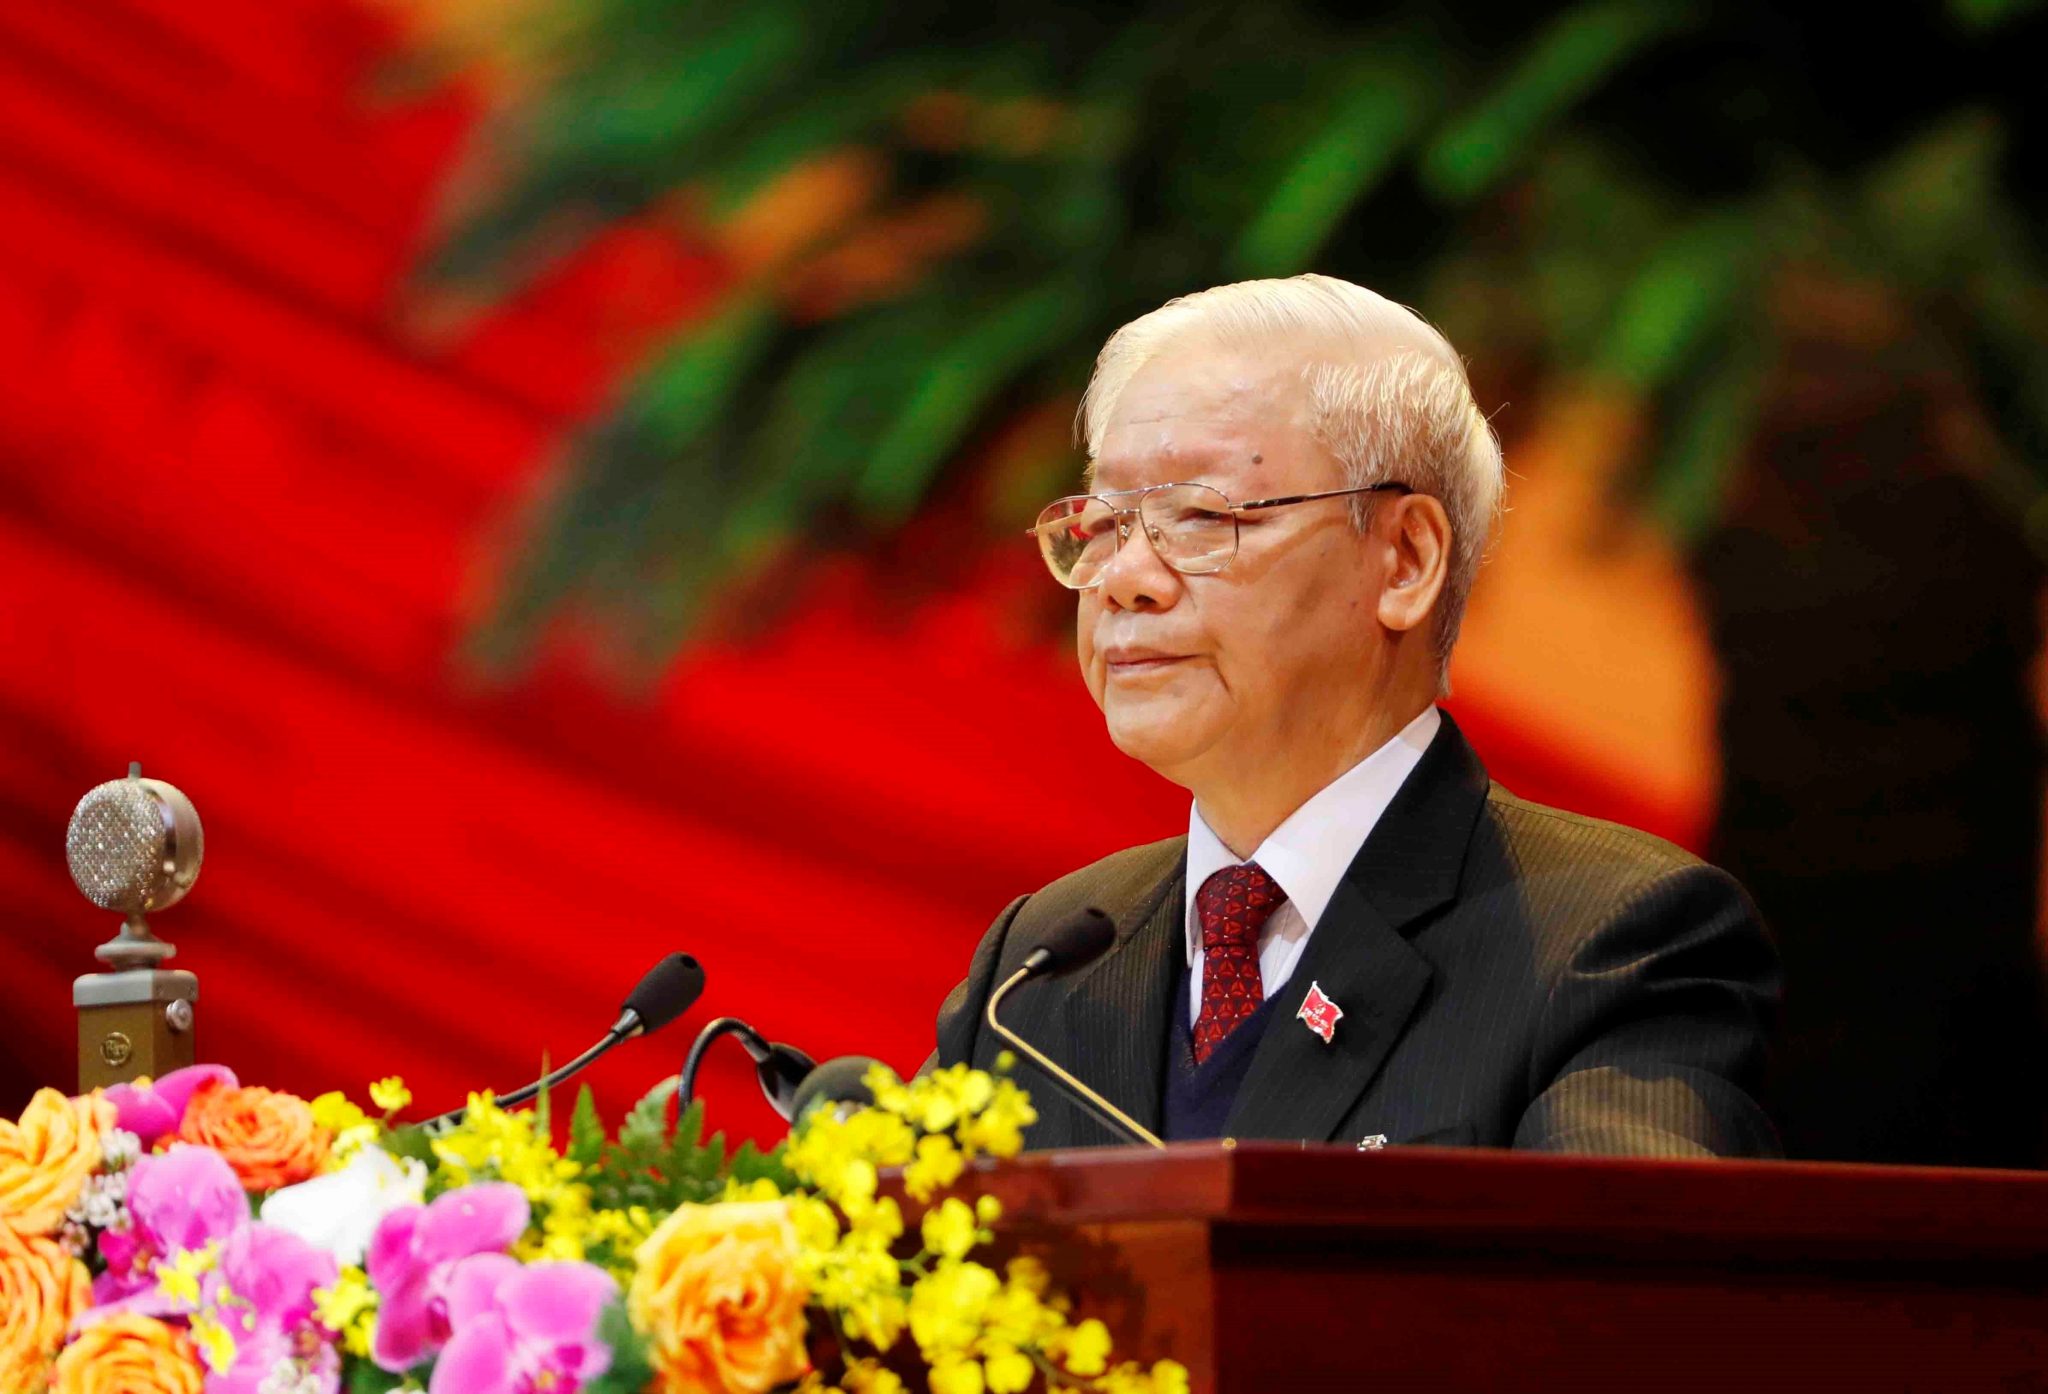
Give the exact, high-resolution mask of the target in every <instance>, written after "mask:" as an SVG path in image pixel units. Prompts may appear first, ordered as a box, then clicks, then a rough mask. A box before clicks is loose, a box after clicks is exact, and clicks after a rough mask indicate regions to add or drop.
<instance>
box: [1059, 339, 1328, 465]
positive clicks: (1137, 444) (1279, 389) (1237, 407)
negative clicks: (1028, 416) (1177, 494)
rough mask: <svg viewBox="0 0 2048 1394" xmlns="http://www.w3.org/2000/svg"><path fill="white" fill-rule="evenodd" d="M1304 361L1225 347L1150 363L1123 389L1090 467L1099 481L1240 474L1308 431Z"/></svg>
mask: <svg viewBox="0 0 2048 1394" xmlns="http://www.w3.org/2000/svg"><path fill="white" fill-rule="evenodd" d="M1307 415H1308V414H1307V392H1306V389H1305V387H1304V386H1303V380H1302V375H1301V371H1300V366H1299V365H1298V364H1293V363H1287V362H1284V361H1281V362H1275V361H1272V360H1261V359H1259V358H1255V357H1252V356H1250V355H1247V354H1241V353H1226V352H1220V351H1213V350H1212V351H1207V352H1180V353H1175V354H1173V355H1171V356H1162V357H1161V358H1159V359H1155V360H1154V361H1152V362H1150V363H1147V364H1146V365H1145V366H1144V367H1142V368H1140V369H1139V370H1138V372H1137V373H1135V374H1134V375H1133V376H1132V378H1131V380H1130V382H1129V383H1127V384H1125V386H1124V389H1123V391H1122V392H1121V393H1120V394H1118V397H1117V400H1116V403H1115V406H1114V407H1113V408H1112V410H1111V412H1110V416H1109V419H1108V421H1107V422H1106V423H1105V424H1104V430H1103V434H1102V446H1101V450H1100V453H1099V454H1098V455H1097V456H1096V458H1095V459H1094V460H1093V461H1092V462H1091V465H1090V474H1091V478H1092V479H1093V480H1094V482H1095V483H1096V485H1097V486H1099V487H1114V488H1132V487H1136V486H1139V485H1142V484H1155V483H1163V482H1165V481H1167V480H1169V479H1195V480H1200V479H1202V477H1203V476H1204V475H1205V474H1211V473H1221V474H1229V475H1235V474H1237V473H1239V472H1240V471H1241V469H1242V468H1243V467H1244V466H1246V465H1249V464H1252V463H1255V462H1256V461H1257V460H1258V459H1259V458H1260V457H1262V456H1264V455H1268V454H1274V453H1282V454H1285V453H1294V452H1297V451H1298V450H1299V448H1300V446H1301V443H1302V442H1303V441H1304V440H1305V439H1306V438H1307V435H1308V420H1307Z"/></svg>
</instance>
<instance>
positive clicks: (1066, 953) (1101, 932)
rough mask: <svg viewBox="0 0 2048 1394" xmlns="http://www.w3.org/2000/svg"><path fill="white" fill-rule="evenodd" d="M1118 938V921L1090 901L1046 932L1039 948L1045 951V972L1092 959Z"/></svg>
mask: <svg viewBox="0 0 2048 1394" xmlns="http://www.w3.org/2000/svg"><path fill="white" fill-rule="evenodd" d="M1115 942H1116V921H1114V920H1112V919H1110V917H1109V916H1108V915H1106V914H1104V913H1103V912H1102V911H1101V910H1099V909H1097V908H1096V907H1095V906H1093V905H1091V906H1089V907H1088V908H1087V909H1086V910H1083V911H1082V912H1081V913H1080V914H1078V915H1076V916H1074V917H1073V918H1072V919H1070V920H1068V921H1067V922H1066V923H1065V924H1062V925H1060V926H1058V927H1057V928H1055V929H1054V930H1053V932H1052V933H1050V934H1048V935H1046V936H1045V940H1044V942H1043V943H1041V944H1040V945H1039V946H1038V951H1039V952H1040V953H1043V954H1045V955H1046V962H1045V971H1046V972H1049V973H1065V972H1068V971H1070V970H1072V969H1075V968H1079V967H1080V966H1081V965H1082V964H1084V963H1093V962H1094V961H1095V960H1096V959H1098V958H1101V957H1102V956H1103V954H1105V953H1107V952H1108V951H1109V946H1110V945H1111V944H1114V943H1115Z"/></svg>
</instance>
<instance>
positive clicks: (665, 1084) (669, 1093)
mask: <svg viewBox="0 0 2048 1394" xmlns="http://www.w3.org/2000/svg"><path fill="white" fill-rule="evenodd" d="M681 1083H682V1081H681V1080H678V1079H676V1078H674V1077H670V1078H668V1079H665V1080H663V1081H662V1082H661V1083H659V1084H657V1085H655V1086H654V1087H653V1088H652V1089H650V1090H648V1091H647V1092H646V1093H645V1094H643V1095H641V1096H640V1102H638V1103H636V1104H634V1105H633V1107H632V1109H631V1110H630V1111H629V1112H628V1113H627V1114H626V1119H625V1121H624V1122H623V1123H621V1124H620V1125H619V1145H620V1146H621V1147H628V1148H658V1147H660V1146H661V1144H662V1143H663V1142H664V1141H665V1140H666V1139H667V1137H668V1101H669V1100H670V1099H673V1098H674V1097H675V1096H676V1089H677V1087H678V1086H679V1085H680V1084H681ZM701 1108H702V1106H701V1105H699V1104H695V1103H693V1104H691V1105H690V1107H689V1108H687V1109H685V1110H683V1116H682V1118H679V1119H677V1120H676V1136H677V1138H678V1139H680V1138H681V1137H682V1136H683V1130H684V1124H685V1122H686V1121H689V1120H691V1118H692V1115H693V1114H698V1113H701ZM690 1131H691V1137H690V1141H692V1142H695V1141H696V1137H695V1132H696V1128H695V1126H694V1125H693V1126H692V1127H691V1130H690Z"/></svg>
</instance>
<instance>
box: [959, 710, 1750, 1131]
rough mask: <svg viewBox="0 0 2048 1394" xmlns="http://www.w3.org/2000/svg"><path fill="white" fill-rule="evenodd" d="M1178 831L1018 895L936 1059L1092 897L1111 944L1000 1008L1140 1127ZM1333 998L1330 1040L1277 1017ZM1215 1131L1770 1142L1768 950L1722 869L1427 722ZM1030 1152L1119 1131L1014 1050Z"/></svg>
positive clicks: (1152, 1115)
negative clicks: (1409, 767)
mask: <svg viewBox="0 0 2048 1394" xmlns="http://www.w3.org/2000/svg"><path fill="white" fill-rule="evenodd" d="M1186 842H1187V839H1185V838H1173V839H1171V840H1169V841H1166V842H1156V843H1153V844H1152V845H1150V846H1147V847H1133V848H1131V849H1129V850H1128V851H1124V852H1119V853H1117V854H1116V855H1114V856H1111V857H1107V858H1104V859H1103V860H1102V861H1099V862H1097V863H1095V864H1094V865H1093V866H1089V867H1084V868H1083V869H1082V870H1080V871H1077V872H1074V873H1073V874H1072V875H1070V876H1066V877H1063V878H1061V879H1060V880H1058V881H1055V882H1053V883H1052V884H1051V885H1049V886H1047V887H1046V888H1045V889H1044V890H1041V891H1039V892H1037V893H1036V894H1034V895H1028V896H1024V897H1021V898H1020V899H1018V900H1017V901H1016V902H1015V903H1014V904H1012V905H1011V906H1010V907H1009V908H1008V909H1007V910H1005V911H1004V912H1003V913H1002V915H1001V916H1000V917H999V918H998V919H997V920H996V922H995V924H994V925H993V926H991V927H990V929H989V931H988V933H987V935H986V936H985V937H984V938H983V939H982V941H981V946H980V947H979V948H978V949H977V950H976V951H975V954H974V961H973V963H972V965H971V966H970V968H969V969H968V973H967V979H966V981H965V982H963V983H961V984H960V985H959V986H958V987H957V988H955V989H954V990H953V992H952V994H951V995H950V996H948V997H947V999H946V1002H945V1005H944V1006H943V1007H942V1008H941V1009H940V1012H939V1024H938V1047H939V1048H938V1059H939V1060H940V1061H941V1062H942V1063H944V1064H952V1063H955V1062H958V1061H971V1062H972V1063H973V1064H975V1065H977V1066H980V1067H983V1068H986V1067H988V1066H989V1065H991V1064H992V1063H993V1061H994V1060H995V1057H996V1055H997V1053H998V1051H999V1050H1000V1049H1001V1048H1002V1045H1001V1042H1000V1041H999V1040H998V1039H997V1038H996V1037H995V1036H994V1035H993V1033H991V1032H990V1031H989V1030H988V1029H987V1027H986V1025H985V1024H984V1023H983V1021H982V1011H983V1008H984V1007H985V1006H986V1005H987V1001H988V994H989V993H990V991H991V990H992V989H993V987H994V986H995V985H996V984H997V983H1000V982H1001V981H1002V980H1003V979H1004V978H1006V977H1008V976H1009V974H1010V973H1011V972H1013V971H1014V970H1015V969H1016V967H1017V965H1018V964H1019V963H1020V962H1021V961H1022V960H1023V958H1024V957H1025V955H1027V954H1028V953H1030V952H1031V950H1032V949H1033V948H1035V947H1036V946H1037V945H1038V944H1039V943H1040V942H1041V941H1042V940H1043V939H1044V937H1045V936H1046V934H1047V933H1048V932H1049V931H1051V930H1052V929H1053V928H1054V927H1055V926H1057V925H1059V924H1061V923H1063V922H1064V921H1066V920H1067V919H1068V918H1069V917H1070V916H1073V915H1075V914H1077V913H1079V912H1080V911H1081V910H1083V909H1085V908H1086V907H1088V906H1099V907H1100V908H1102V909H1103V910H1105V911H1107V912H1108V913H1109V914H1110V915H1111V916H1112V918H1114V919H1115V921H1116V925H1117V938H1116V942H1115V944H1114V945H1113V946H1112V947H1111V948H1110V949H1109V951H1108V952H1107V953H1105V954H1104V955H1103V956H1102V957H1101V958H1099V959H1097V960H1096V961H1095V962H1093V963H1091V964H1088V965H1086V966H1084V967H1082V968H1081V969H1079V970H1077V971H1076V972H1074V973H1073V974H1072V975H1071V976H1069V977H1067V978H1051V979H1047V980H1045V981H1041V982H1031V983H1026V984H1025V985H1024V986H1022V987H1020V988H1019V989H1017V991H1016V992H1015V993H1013V994H1012V995H1011V996H1010V997H1009V998H1007V999H1006V1000H1005V1002H1004V1004H1003V1023H1004V1025H1006V1026H1008V1027H1010V1028H1011V1029H1012V1030H1015V1031H1017V1032H1018V1033H1019V1034H1021V1035H1022V1036H1023V1037H1024V1038H1025V1039H1026V1040H1029V1041H1031V1042H1032V1043H1033V1044H1034V1045H1037V1046H1038V1047H1039V1048H1040V1049H1042V1050H1044V1051H1045V1052H1046V1053H1047V1054H1048V1055H1050V1056H1051V1057H1052V1058H1053V1059H1055V1060H1057V1061H1059V1062H1060V1063H1061V1064H1063V1065H1065V1066H1067V1067H1068V1068H1069V1069H1072V1070H1074V1071H1075V1072H1077V1073H1078V1074H1079V1075H1080V1076H1081V1077H1082V1078H1083V1079H1086V1080H1087V1081H1088V1082H1089V1083H1090V1084H1092V1085H1094V1086H1095V1087H1096V1088H1097V1089H1100V1090H1101V1091H1102V1092H1103V1093H1104V1094H1106V1095H1107V1096H1108V1097H1109V1098H1110V1099H1111V1100H1113V1101H1114V1102H1115V1103H1116V1104H1117V1105H1118V1106H1120V1107H1121V1108H1123V1109H1125V1110H1126V1111H1127V1112H1129V1113H1130V1114H1131V1115H1132V1116H1133V1117H1135V1118H1136V1119H1138V1121H1140V1122H1142V1123H1144V1124H1146V1125H1147V1126H1148V1127H1152V1128H1154V1129H1155V1130H1156V1129H1157V1127H1158V1125H1159V1120H1160V1097H1161V1092H1162V1084H1163V1079H1164V1072H1165V1068H1166V1058H1167V1057H1166V1050H1167V1034H1168V1031H1169V1029H1170V1023H1171V1021H1172V1019H1173V1010H1172V1002H1171V999H1170V996H1169V994H1170V993H1171V992H1172V991H1173V989H1174V987H1175V982H1176V975H1177V971H1178V970H1179V969H1180V968H1181V967H1184V965H1185V962H1186V934H1185V929H1184V923H1185V919H1184V917H1185V914H1186V899H1185V897H1186V893H1185V889H1184V880H1185V876H1186ZM1311 984H1315V985H1319V986H1320V987H1321V988H1322V991H1323V993H1324V995H1325V996H1327V997H1330V998H1332V999H1333V1000H1335V1002H1336V1003H1337V1005H1338V1006H1339V1007H1341V1008H1342V1009H1343V1012H1344V1015H1343V1018H1342V1020H1340V1021H1339V1022H1338V1024H1337V1028H1336V1033H1335V1037H1334V1039H1333V1040H1332V1041H1331V1042H1330V1043H1329V1044H1327V1045H1325V1044H1324V1043H1323V1041H1322V1040H1321V1039H1319V1038H1318V1037H1317V1036H1316V1034H1315V1033H1314V1032H1312V1031H1311V1030H1309V1029H1308V1027H1307V1025H1306V1024H1305V1023H1303V1022H1301V1021H1298V1020H1296V1019H1294V1018H1295V1014H1296V1012H1297V1010H1298V1009H1299V1007H1300V1004H1301V1002H1302V999H1303V998H1304V997H1305V996H1306V994H1307V993H1308V991H1309V988H1310V986H1311ZM1281 993H1282V996H1283V1000H1282V1001H1281V1002H1280V1003H1279V1004H1278V1006H1277V1008H1276V1014H1275V1015H1274V1017H1273V1019H1272V1022H1271V1025H1270V1026H1269V1028H1268V1029H1267V1031H1266V1034H1265V1036H1264V1038H1263V1039H1262V1040H1261V1041H1260V1042H1259V1045H1258V1049H1257V1051H1256V1053H1255V1054H1254V1056H1253V1059H1252V1064H1251V1068H1250V1073H1249V1074H1248V1075H1247V1076H1246V1078H1245V1082H1244V1086H1243V1088H1242V1090H1241V1091H1240V1093H1239V1094H1238V1097H1237V1102H1236V1105H1235V1107H1234V1109H1233V1111H1232V1113H1231V1115H1230V1120H1229V1123H1228V1125H1227V1127H1226V1133H1227V1134H1228V1135H1229V1136H1232V1137H1239V1138H1281V1139H1306V1140H1309V1141H1313V1142H1325V1141H1337V1142H1345V1141H1349V1142H1359V1141H1362V1140H1364V1139H1366V1138H1368V1137H1374V1136H1377V1135H1384V1136H1385V1139H1386V1141H1387V1142H1388V1143H1390V1144H1400V1143H1431V1144H1437V1145H1473V1146H1483V1147H1525V1148H1542V1149H1548V1150H1552V1151H1570V1152H1603V1153H1632V1154H1638V1155H1649V1156H1760V1155H1774V1154H1775V1153H1776V1151H1777V1138H1776V1134H1775V1132H1774V1130H1773V1129H1772V1127H1771V1124H1770V1122H1769V1120H1768V1119H1767V1118H1766V1116H1765V1114H1764V1112H1763V1110H1762V1109H1761V1108H1760V1107H1759V1106H1758V1105H1757V1103H1756V1101H1755V1098H1754V1091H1755V1086H1756V1084H1757V1081H1758V1077H1759V1075H1760V1073H1761V1070H1762V1066H1763V1057H1764V1045H1765V1036H1766V1031H1767V1026H1768V1021H1769V1018H1770V1016H1771V1014H1772V1012H1773V1010H1774V1008H1775V1004H1776V1000H1777V995H1778V964H1777V955H1776V952H1775V950H1774V949H1773V947H1772V945H1771V942H1770V940H1769V937H1768V936H1767V935H1766V933H1765V931H1764V928H1763V925H1762V923H1761V922H1760V920H1759V919H1758V917H1757V912H1756V908H1755V907H1754V906H1753V905H1752V904H1751V903H1750V900H1749V897H1748V896H1747V895H1746V894H1744V892H1743V890H1742V888H1741V887H1740V886H1739V885H1737V884H1736V883H1735V881H1734V880H1733V879H1732V878H1730V877H1729V876H1728V875H1727V874H1725V873H1724V872H1721V871H1718V870H1716V869H1714V868H1713V867H1710V866H1707V865H1705V864H1703V863H1702V862H1700V861H1698V860H1697V859H1695V858H1693V857H1691V856H1689V855H1688V854H1686V853H1685V852H1683V851H1681V850H1679V849H1678V848H1676V847H1673V846H1671V845H1670V844H1669V843H1665V842H1662V841H1659V840H1658V839H1656V838H1653V837H1651V836H1649V835H1648V834H1646V833H1640V832H1636V831H1634V830H1633V829H1630V828H1624V827H1620V826H1617V825H1615V824H1612V823H1603V822H1600V821H1598V820H1596V819H1592V818H1582V817H1579V816H1578V815H1576V814H1571V813H1564V812H1560V811H1559V810H1557V809H1552V808H1545V807H1543V806H1541V805H1539V804H1533V803H1529V802H1527V801H1525V800H1522V799H1518V798H1516V797H1515V796H1514V795H1513V794H1510V793H1508V792H1507V791H1506V790H1505V789H1502V788H1501V787H1500V786H1498V785H1496V784H1493V783H1492V782H1491V781H1490V780H1489V779H1488V778H1487V775H1486V770H1485V768H1484V767H1483V766H1482V765H1481V764H1480V763H1479V759H1478V757H1477V756H1476V755H1475V754H1473V752H1472V748H1471V746H1470V745H1468V744H1467V743H1466V741H1465V738H1464V737H1463V736H1462V735H1461V734H1460V733H1459V731H1458V728H1457V726H1456V725H1455V724H1454V723H1453V722H1452V721H1451V720H1450V718H1449V717H1448V716H1446V717H1445V719H1444V723H1443V727H1442V729H1441V730H1440V731H1439V732H1438V734H1437V737H1436V739H1435V740H1434V741H1433V742H1431V744H1430V747H1429V749H1428V750H1427V751H1426V752H1425V753H1424V755H1423V757H1422V760H1421V762H1420V763H1419V764H1418V765H1417V766H1416V768H1415V770H1414V772H1413V773H1412V774H1411V775H1410V776H1409V778H1408V781H1407V782H1406V783H1405V784H1404V785H1402V787H1401V790H1400V792H1399V793H1398V794H1397V795H1396V796H1395V798H1394V801H1393V803H1392V804H1390V805H1389V806H1388V808H1387V811H1386V813H1385V814H1384V815H1383V816H1382V817H1381V819H1380V821H1379V823H1378V824H1377V825H1376V826H1375V827H1374V829H1373V831H1372V834H1371V836H1370V837H1368V838H1367V839H1366V840H1365V844H1364V846H1363V847H1362V848H1361V849H1360V850H1359V853H1358V856H1357V858H1356V859H1355V860H1354V861H1353V862H1352V864H1351V867H1350V870H1349V871H1347V872H1346V873H1345V877H1344V880H1343V882H1342V883H1341V884H1340V885H1339V886H1338V888H1337V892H1336V894H1335V896H1334V897H1333V898H1332V899H1331V901H1330V904H1329V907H1328V908H1327V909H1326V910H1325V911H1324V912H1323V916H1322V919H1321V920H1319V921H1318V922H1317V924H1316V927H1315V931H1314V933H1313V934H1311V935H1310V937H1309V940H1308V944H1307V947H1306V948H1305V950H1304V951H1303V953H1302V956H1301V959H1300V961H1299V963H1298V964H1297V965H1296V967H1295V969H1294V973H1293V975H1292V976H1291V977H1290V978H1289V979H1288V980H1287V984H1286V986H1285V987H1284V988H1282V989H1281ZM1018 1068H1019V1076H1018V1077H1019V1079H1020V1080H1021V1081H1022V1082H1024V1083H1025V1084H1026V1085H1027V1087H1029V1088H1030V1089H1031V1092H1032V1099H1033V1102H1034V1104H1035V1105H1036V1107H1037V1109H1038V1112H1039V1121H1038V1123H1037V1125H1036V1126H1035V1127H1034V1128H1032V1129H1031V1130H1030V1132H1029V1133H1028V1134H1027V1143H1028V1145H1029V1146H1031V1147H1037V1148H1042V1147H1073V1146H1088V1145H1094V1144H1101V1143H1110V1142H1116V1141H1118V1140H1119V1139H1118V1138H1117V1137H1116V1135H1115V1134H1112V1133H1111V1132H1110V1131H1109V1130H1108V1129H1107V1128H1105V1127H1104V1126H1103V1125H1102V1124H1100V1123H1098V1122H1097V1121H1095V1119H1094V1118H1093V1117H1092V1116H1091V1115H1089V1114H1087V1113H1085V1112H1084V1111H1082V1110H1081V1109H1080V1108H1079V1107H1078V1106H1076V1105H1073V1104H1070V1103H1068V1102H1067V1101H1066V1100H1065V1099H1063V1098H1062V1097H1061V1096H1060V1095H1059V1094H1058V1093H1057V1092H1055V1090H1054V1089H1053V1087H1052V1086H1051V1084H1050V1083H1048V1082H1046V1081H1045V1080H1043V1079H1042V1078H1040V1077H1038V1076H1037V1075H1036V1073H1035V1072H1034V1071H1033V1070H1031V1069H1030V1068H1029V1067H1028V1066H1027V1065H1020V1066H1019V1067H1018Z"/></svg>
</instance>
